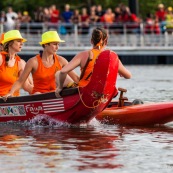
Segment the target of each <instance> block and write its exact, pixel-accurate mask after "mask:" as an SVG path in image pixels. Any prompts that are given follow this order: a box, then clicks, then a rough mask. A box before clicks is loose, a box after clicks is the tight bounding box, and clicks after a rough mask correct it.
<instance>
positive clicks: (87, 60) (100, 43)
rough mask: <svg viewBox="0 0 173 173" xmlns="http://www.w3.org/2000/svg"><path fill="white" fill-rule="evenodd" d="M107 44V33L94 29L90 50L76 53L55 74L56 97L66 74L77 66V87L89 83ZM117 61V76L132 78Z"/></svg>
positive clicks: (101, 29)
mask: <svg viewBox="0 0 173 173" xmlns="http://www.w3.org/2000/svg"><path fill="white" fill-rule="evenodd" d="M107 42H108V33H107V31H106V30H105V29H104V28H95V29H94V30H93V32H92V36H91V43H92V45H93V47H92V49H91V50H86V51H82V52H80V53H78V54H77V55H76V56H75V57H74V58H73V59H72V60H71V61H70V62H69V63H68V64H67V65H66V66H64V67H63V68H62V69H61V70H60V71H59V72H58V73H57V74H56V80H57V83H58V87H57V89H56V91H55V92H56V96H57V97H59V96H60V92H61V91H62V89H63V87H64V81H65V79H66V76H67V74H68V73H69V72H70V71H71V70H73V69H75V68H76V67H78V66H80V68H81V76H80V80H79V82H78V83H77V85H78V86H80V87H84V86H86V85H87V84H88V83H89V81H90V78H91V75H92V70H93V68H94V63H95V61H96V59H97V57H98V56H99V54H100V53H101V52H102V51H103V50H105V46H106V45H107ZM117 61H118V73H119V75H120V76H122V77H124V78H126V79H130V78H131V76H132V75H131V72H130V71H128V70H127V69H126V68H125V67H124V65H123V64H122V63H121V61H120V60H119V58H118V55H117Z"/></svg>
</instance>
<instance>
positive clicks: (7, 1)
mask: <svg viewBox="0 0 173 173" xmlns="http://www.w3.org/2000/svg"><path fill="white" fill-rule="evenodd" d="M136 1H138V5H139V7H138V9H139V16H140V17H142V18H145V17H146V14H147V13H149V12H150V13H152V14H154V13H155V11H156V9H157V6H158V4H160V3H163V4H164V5H165V7H166V8H167V7H168V6H172V7H173V1H170V0H154V1H151V0H136ZM128 2H129V0H82V1H79V0H63V1H62V0H0V6H1V10H5V11H6V10H7V7H8V6H9V5H12V6H13V9H14V11H16V12H17V11H24V10H27V11H29V13H30V14H31V13H33V11H34V10H36V8H37V7H38V6H42V7H49V6H50V5H52V4H55V5H56V6H57V8H58V9H59V10H61V11H62V10H63V9H64V5H65V4H66V3H68V4H70V5H71V8H72V9H75V8H79V9H81V8H82V7H84V6H85V7H88V8H89V7H90V6H91V5H98V4H101V5H102V6H103V9H106V8H108V7H111V8H112V9H114V8H115V7H116V6H117V5H118V4H120V3H123V4H125V5H128Z"/></svg>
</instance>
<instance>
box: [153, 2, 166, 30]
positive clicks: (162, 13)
mask: <svg viewBox="0 0 173 173" xmlns="http://www.w3.org/2000/svg"><path fill="white" fill-rule="evenodd" d="M155 16H156V20H157V21H158V22H159V24H160V29H161V31H162V33H164V32H165V19H166V10H165V7H164V5H163V4H159V5H158V9H157V11H156V13H155Z"/></svg>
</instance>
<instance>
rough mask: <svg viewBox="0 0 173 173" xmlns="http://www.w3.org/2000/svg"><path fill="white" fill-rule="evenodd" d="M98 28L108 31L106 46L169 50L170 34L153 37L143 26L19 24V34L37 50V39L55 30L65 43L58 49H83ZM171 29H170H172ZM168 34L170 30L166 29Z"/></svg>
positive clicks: (171, 35)
mask: <svg viewBox="0 0 173 173" xmlns="http://www.w3.org/2000/svg"><path fill="white" fill-rule="evenodd" d="M97 26H102V27H104V28H106V29H107V30H108V33H109V43H108V44H109V46H110V47H116V46H117V47H129V46H130V47H160V46H161V47H172V46H173V34H172V32H167V30H166V29H165V31H164V32H162V31H161V32H160V33H158V34H156V32H155V31H154V30H153V31H150V33H148V32H146V30H145V27H146V23H140V24H136V23H113V24H111V25H110V24H106V23H94V24H90V25H88V26H84V25H82V24H80V25H76V24H66V23H57V24H52V23H22V24H20V31H21V33H22V35H23V37H25V38H26V39H27V40H28V41H27V42H26V43H25V46H26V47H37V46H39V44H38V42H39V41H40V39H41V34H42V33H43V32H45V31H47V30H57V31H58V33H59V34H60V37H61V38H62V39H64V40H65V41H66V42H65V43H64V44H62V47H68V48H70V47H72V48H74V47H77V48H79V47H84V46H90V45H91V44H90V36H91V32H92V29H93V28H94V27H97ZM172 30H173V29H172ZM4 31H5V27H4V25H3V24H0V32H1V33H2V32H4ZM169 31H170V30H169Z"/></svg>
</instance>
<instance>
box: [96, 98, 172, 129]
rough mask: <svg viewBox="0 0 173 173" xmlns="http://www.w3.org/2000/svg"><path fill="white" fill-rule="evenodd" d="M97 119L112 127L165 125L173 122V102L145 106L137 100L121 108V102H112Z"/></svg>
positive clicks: (125, 103)
mask: <svg viewBox="0 0 173 173" xmlns="http://www.w3.org/2000/svg"><path fill="white" fill-rule="evenodd" d="M125 100H127V99H125ZM96 119H97V120H98V121H100V122H101V123H105V124H110V125H130V126H152V125H163V124H166V123H169V122H172V121H173V102H159V103H145V104H144V103H143V102H142V101H141V100H139V99H137V100H135V101H134V102H128V101H124V104H123V105H121V106H119V101H112V102H110V104H109V106H108V107H107V108H106V109H105V110H104V111H102V112H100V113H99V114H98V115H97V116H96Z"/></svg>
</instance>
